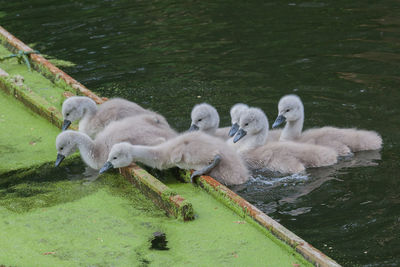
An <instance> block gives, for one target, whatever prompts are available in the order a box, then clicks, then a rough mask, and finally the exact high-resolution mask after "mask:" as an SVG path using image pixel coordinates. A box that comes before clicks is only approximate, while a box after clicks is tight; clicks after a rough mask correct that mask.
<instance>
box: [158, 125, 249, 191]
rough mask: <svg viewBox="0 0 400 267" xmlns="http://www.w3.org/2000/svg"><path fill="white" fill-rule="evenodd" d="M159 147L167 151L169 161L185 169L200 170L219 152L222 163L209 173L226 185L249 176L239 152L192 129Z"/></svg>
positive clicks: (221, 141) (242, 180) (239, 182)
mask: <svg viewBox="0 0 400 267" xmlns="http://www.w3.org/2000/svg"><path fill="white" fill-rule="evenodd" d="M160 147H164V149H168V150H170V157H171V159H172V161H173V162H175V164H176V165H177V166H178V167H180V168H186V169H187V168H193V169H196V170H198V169H201V168H203V167H204V166H206V165H208V164H209V163H210V162H212V160H213V159H214V157H215V156H216V155H220V156H221V158H222V160H221V162H220V163H219V164H218V165H217V166H216V167H215V168H214V169H212V170H211V172H210V174H209V175H210V176H211V177H214V178H215V179H217V180H218V181H219V182H221V183H223V184H225V185H234V184H242V183H244V182H246V181H247V180H248V179H249V173H248V171H247V168H246V166H245V165H244V163H243V161H242V160H241V159H240V157H239V156H238V154H237V153H236V152H235V151H234V150H233V149H232V148H231V147H229V146H228V145H227V144H226V143H225V142H224V141H223V140H220V139H219V138H215V137H212V136H208V135H206V134H204V133H201V132H192V133H186V134H183V135H181V136H179V137H177V138H174V139H171V140H170V141H168V142H166V143H163V144H161V145H160Z"/></svg>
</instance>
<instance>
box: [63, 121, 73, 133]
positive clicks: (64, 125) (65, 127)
mask: <svg viewBox="0 0 400 267" xmlns="http://www.w3.org/2000/svg"><path fill="white" fill-rule="evenodd" d="M70 125H71V121H69V120H64V122H63V125H62V127H61V130H62V131H65V130H67V129H68V127H69V126H70Z"/></svg>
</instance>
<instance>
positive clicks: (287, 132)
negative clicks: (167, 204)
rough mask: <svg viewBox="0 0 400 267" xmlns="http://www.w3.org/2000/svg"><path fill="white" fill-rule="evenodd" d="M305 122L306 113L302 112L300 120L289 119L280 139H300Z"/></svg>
mask: <svg viewBox="0 0 400 267" xmlns="http://www.w3.org/2000/svg"><path fill="white" fill-rule="evenodd" d="M303 122H304V113H302V114H301V116H300V118H299V119H298V120H295V121H287V122H286V125H285V128H283V131H282V134H281V137H280V139H279V140H280V141H293V140H297V139H299V138H300V136H301V131H302V130H303Z"/></svg>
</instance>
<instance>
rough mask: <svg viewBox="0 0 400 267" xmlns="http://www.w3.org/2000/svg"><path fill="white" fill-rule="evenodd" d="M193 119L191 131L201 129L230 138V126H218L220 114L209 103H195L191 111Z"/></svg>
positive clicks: (223, 137)
mask: <svg viewBox="0 0 400 267" xmlns="http://www.w3.org/2000/svg"><path fill="white" fill-rule="evenodd" d="M191 119H192V122H191V126H190V129H189V130H190V131H193V130H200V131H202V132H205V133H207V134H210V135H213V136H217V137H219V138H222V139H224V140H227V139H228V138H229V136H228V134H229V130H230V128H229V127H224V128H218V127H219V114H218V112H217V110H216V109H215V108H214V107H213V106H211V105H209V104H207V103H202V104H197V105H195V106H194V107H193V109H192V112H191Z"/></svg>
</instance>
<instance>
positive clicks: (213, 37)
mask: <svg viewBox="0 0 400 267" xmlns="http://www.w3.org/2000/svg"><path fill="white" fill-rule="evenodd" d="M399 12H400V2H399V1H394V0H384V1H379V2H373V1H359V0H356V1H325V2H323V1H267V2H266V1H251V2H243V1H242V2H239V1H226V0H225V1H218V3H216V2H215V1H168V0H164V1H128V0H125V1H94V0H93V1H85V2H84V3H83V1H49V0H48V1H46V0H42V1H38V0H36V1H5V0H0V24H1V25H2V26H4V27H5V28H6V29H8V30H9V31H11V32H12V33H13V34H15V35H16V36H17V37H19V38H20V39H22V40H23V41H24V42H26V43H30V44H34V47H35V48H36V49H38V50H40V51H41V52H42V53H45V54H48V55H51V56H54V57H57V58H60V59H64V60H69V61H72V62H74V63H76V66H75V67H70V68H66V69H65V70H66V71H67V72H68V73H69V74H70V75H72V76H73V77H74V78H76V79H77V80H79V81H80V82H82V83H84V84H85V85H86V86H87V87H89V89H92V90H93V91H95V92H97V93H99V94H101V95H102V96H108V97H111V96H121V97H125V98H128V99H130V100H132V101H136V102H138V103H139V104H141V105H143V106H144V107H146V108H152V109H154V110H156V111H159V112H160V113H162V114H164V115H165V116H166V117H167V118H168V120H169V121H170V123H171V125H173V126H174V127H175V128H176V129H178V130H184V129H187V128H188V127H189V124H190V118H189V114H190V110H191V108H192V107H193V105H194V104H196V103H199V102H203V101H205V102H208V103H210V104H213V105H215V106H216V107H217V109H218V111H219V112H220V116H221V124H222V125H224V126H225V125H228V124H229V121H230V119H229V114H228V111H229V109H230V107H231V106H232V105H233V104H234V103H236V102H245V103H247V104H249V105H251V106H258V107H261V108H262V109H263V110H264V111H265V112H266V113H267V115H268V116H269V119H270V121H272V120H273V119H274V118H275V116H276V113H277V107H276V105H277V102H278V100H279V98H280V97H281V96H282V95H284V94H287V93H292V92H295V93H296V94H298V95H300V96H301V98H302V99H303V101H304V104H305V109H306V123H305V126H306V127H312V126H323V125H334V126H338V127H358V128H365V129H372V130H376V131H378V132H379V133H380V134H381V135H382V136H383V139H384V143H385V144H384V148H383V150H382V151H381V153H380V154H376V153H362V154H359V155H356V156H355V157H354V158H353V159H349V160H347V161H342V162H341V163H340V164H339V165H338V166H334V167H331V168H324V169H316V170H309V171H308V173H307V175H306V176H293V177H283V178H282V177H280V178H279V177H275V176H274V177H273V178H271V176H269V175H267V174H265V173H260V174H257V173H256V174H255V179H253V181H251V182H250V183H249V184H247V185H246V186H241V187H238V188H234V189H235V190H236V191H237V192H238V193H239V194H241V195H243V196H244V197H246V198H247V199H248V200H249V201H250V202H252V203H254V204H256V205H257V206H258V207H259V208H261V209H262V210H264V211H265V212H267V213H269V215H271V216H272V217H273V218H275V219H277V220H279V221H280V222H281V223H282V224H283V225H285V226H287V227H288V228H289V229H291V230H292V231H294V232H295V233H296V234H298V235H299V236H301V237H302V238H304V239H306V240H307V241H309V242H310V243H311V244H313V245H314V246H316V247H318V248H320V249H321V250H322V251H323V252H325V253H326V254H328V255H329V256H331V257H332V258H334V259H335V260H337V261H338V262H339V263H341V264H342V265H345V266H354V265H361V266H398V265H400V256H399V255H400V181H399V171H400V163H399V161H398V156H397V155H398V154H399V151H400V145H399V143H400V134H399V129H400V124H399V114H400V107H399V105H398V103H399V101H400V91H399V87H400V76H399V72H400V66H399V64H400V52H399V51H400V50H399V49H400V30H399V29H400V28H399V26H400V19H399Z"/></svg>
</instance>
